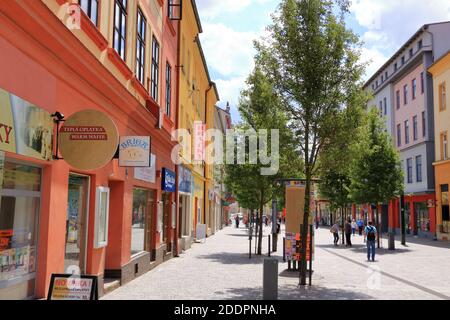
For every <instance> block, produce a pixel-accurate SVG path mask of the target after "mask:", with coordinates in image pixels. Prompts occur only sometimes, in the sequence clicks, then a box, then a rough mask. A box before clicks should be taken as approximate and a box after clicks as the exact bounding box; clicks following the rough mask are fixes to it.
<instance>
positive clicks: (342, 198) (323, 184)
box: [319, 92, 368, 241]
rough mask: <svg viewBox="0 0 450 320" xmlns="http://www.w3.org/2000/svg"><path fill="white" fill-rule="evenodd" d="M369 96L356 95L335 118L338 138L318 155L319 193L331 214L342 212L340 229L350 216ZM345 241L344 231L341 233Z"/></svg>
mask: <svg viewBox="0 0 450 320" xmlns="http://www.w3.org/2000/svg"><path fill="white" fill-rule="evenodd" d="M367 100H368V96H367V95H366V94H364V93H363V92H355V95H354V97H353V98H352V99H350V101H349V105H348V106H347V107H346V108H344V109H343V110H341V111H340V112H339V113H338V114H337V115H336V117H335V119H334V123H335V135H334V138H333V140H331V141H330V142H329V143H328V144H327V145H326V146H324V148H323V150H322V151H321V153H320V155H319V178H320V179H319V192H320V194H321V196H322V197H324V198H325V199H327V200H328V201H329V202H330V206H331V210H332V211H336V210H338V209H340V210H341V225H342V226H344V217H347V216H348V208H349V205H350V203H351V199H350V184H351V180H350V168H351V164H352V161H353V158H354V153H353V152H352V148H353V145H354V144H355V143H356V142H357V137H358V134H357V133H358V130H359V129H360V126H361V125H362V123H363V119H364V110H363V108H362V107H361V106H364V105H366V102H367ZM342 233H343V234H342V241H344V230H343V229H342Z"/></svg>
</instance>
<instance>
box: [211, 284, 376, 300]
mask: <svg viewBox="0 0 450 320" xmlns="http://www.w3.org/2000/svg"><path fill="white" fill-rule="evenodd" d="M215 294H216V295H217V296H218V298H219V299H220V296H221V295H222V296H223V297H222V298H223V299H225V300H262V297H263V288H262V287H257V288H233V289H226V290H225V291H222V292H215ZM372 299H374V298H373V297H371V296H369V295H366V294H363V293H358V292H352V291H348V290H344V289H330V288H324V287H318V286H312V287H298V286H297V285H283V286H280V288H279V289H278V300H372Z"/></svg>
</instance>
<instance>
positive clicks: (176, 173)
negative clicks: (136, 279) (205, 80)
mask: <svg viewBox="0 0 450 320" xmlns="http://www.w3.org/2000/svg"><path fill="white" fill-rule="evenodd" d="M177 24H178V26H177V31H178V34H177V66H176V68H175V73H176V79H177V84H176V90H177V92H176V95H175V96H176V99H175V109H176V111H175V128H176V129H178V128H179V126H180V121H179V112H180V68H181V66H180V37H181V22H180V21H178V22H177ZM178 171H179V169H178V165H175V176H176V178H175V181H176V186H175V197H176V199H175V203H176V214H175V219H176V220H177V223H176V228H175V237H174V238H175V240H174V241H175V256H176V257H178V244H179V243H178V241H179V237H178V233H179V230H180V228H181V221H180V220H179V211H180V208H179V207H180V196H179V190H178V185H179V181H178Z"/></svg>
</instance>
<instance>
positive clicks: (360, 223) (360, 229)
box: [357, 219, 364, 236]
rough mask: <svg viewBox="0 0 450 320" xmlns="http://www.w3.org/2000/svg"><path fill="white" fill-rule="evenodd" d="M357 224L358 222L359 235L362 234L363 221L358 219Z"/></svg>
mask: <svg viewBox="0 0 450 320" xmlns="http://www.w3.org/2000/svg"><path fill="white" fill-rule="evenodd" d="M357 224H358V231H359V235H360V236H362V232H363V229H364V221H362V219H359V220H358V222H357Z"/></svg>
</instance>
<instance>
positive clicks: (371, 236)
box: [364, 221, 377, 261]
mask: <svg viewBox="0 0 450 320" xmlns="http://www.w3.org/2000/svg"><path fill="white" fill-rule="evenodd" d="M376 240H377V228H375V227H374V226H373V222H372V221H369V225H368V226H367V227H366V228H365V229H364V241H365V242H366V243H367V261H370V258H372V261H375V242H376Z"/></svg>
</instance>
